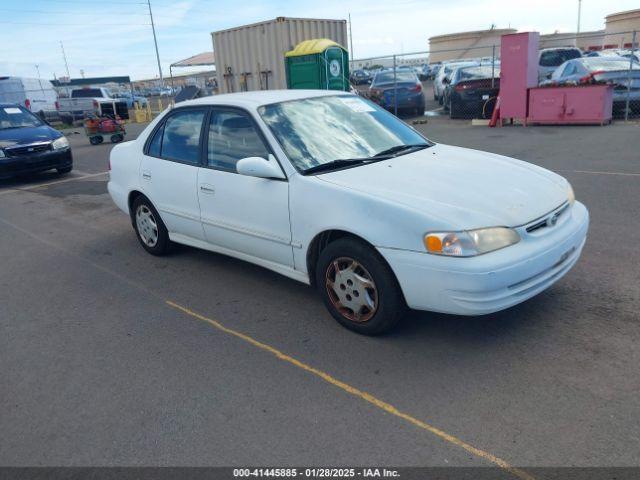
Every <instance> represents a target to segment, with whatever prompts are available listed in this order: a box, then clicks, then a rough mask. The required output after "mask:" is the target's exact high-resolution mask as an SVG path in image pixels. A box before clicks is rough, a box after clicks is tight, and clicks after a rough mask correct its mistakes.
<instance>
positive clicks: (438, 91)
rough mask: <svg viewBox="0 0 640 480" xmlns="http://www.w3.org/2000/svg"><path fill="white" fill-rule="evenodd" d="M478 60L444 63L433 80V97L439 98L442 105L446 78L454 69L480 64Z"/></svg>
mask: <svg viewBox="0 0 640 480" xmlns="http://www.w3.org/2000/svg"><path fill="white" fill-rule="evenodd" d="M478 65H479V63H478V62H467V61H464V62H448V63H443V64H442V66H441V67H440V69H439V70H438V75H437V76H436V78H435V79H434V80H433V99H434V100H437V101H438V103H439V104H440V105H442V104H443V103H444V102H443V99H442V94H443V93H444V82H443V80H444V79H445V78H447V79H448V78H449V75H450V74H451V72H452V71H453V70H455V69H456V68H460V67H476V66H478Z"/></svg>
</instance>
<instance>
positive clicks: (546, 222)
mask: <svg viewBox="0 0 640 480" xmlns="http://www.w3.org/2000/svg"><path fill="white" fill-rule="evenodd" d="M568 209H569V204H568V203H565V204H564V205H563V206H562V207H560V209H559V210H556V211H555V212H552V213H550V214H549V215H547V216H545V217H543V218H541V219H540V220H536V221H535V222H534V223H532V224H531V225H529V226H528V227H527V228H526V230H527V233H532V232H535V231H537V230H541V229H543V228H547V227H552V226H554V225H555V224H556V222H557V221H558V219H559V218H560V217H561V216H562V215H563V214H564V213H565V212H566V211H567V210H568Z"/></svg>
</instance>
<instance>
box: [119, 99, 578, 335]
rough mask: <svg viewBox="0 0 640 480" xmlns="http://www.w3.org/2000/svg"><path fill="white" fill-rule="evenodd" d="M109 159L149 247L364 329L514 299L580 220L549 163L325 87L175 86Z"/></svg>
mask: <svg viewBox="0 0 640 480" xmlns="http://www.w3.org/2000/svg"><path fill="white" fill-rule="evenodd" d="M110 165H111V172H110V180H109V183H108V190H109V193H110V195H111V197H112V199H113V201H114V202H115V204H116V205H117V206H118V207H119V208H120V209H121V210H122V211H123V212H125V213H126V214H127V215H129V216H130V218H131V222H132V225H133V229H134V230H135V233H136V236H137V238H138V240H139V242H140V244H141V245H142V247H143V248H144V249H145V250H146V251H147V252H149V253H151V254H153V255H163V254H165V253H167V252H168V251H169V250H170V247H171V243H172V242H176V243H182V244H185V245H190V246H193V247H197V248H203V249H206V250H211V251H214V252H219V253H222V254H225V255H229V256H232V257H236V258H239V259H242V260H245V261H248V262H252V263H255V264H257V265H260V266H263V267H265V268H268V269H271V270H273V271H275V272H278V273H280V274H282V275H285V276H288V277H290V278H292V279H295V280H298V281H300V282H303V283H307V284H311V285H314V286H315V287H316V288H317V289H318V292H319V294H320V295H321V297H322V299H323V301H324V303H325V305H326V307H327V309H328V310H329V312H330V313H331V314H332V315H333V317H334V318H335V319H336V320H337V321H338V322H340V323H341V324H342V325H344V326H345V327H347V328H349V329H352V330H355V331H357V332H359V333H363V334H378V333H382V332H384V331H387V330H389V329H391V328H392V327H393V326H394V325H395V324H396V323H397V322H398V321H399V320H400V319H401V318H402V317H403V316H404V312H405V309H406V307H407V306H408V307H410V308H413V309H418V310H429V311H437V312H444V313H453V314H461V315H480V314H486V313H491V312H495V311H498V310H502V309H505V308H508V307H510V306H512V305H516V304H518V303H520V302H523V301H524V300H526V299H528V298H531V297H533V296H535V295H537V294H538V293H540V292H542V291H543V290H545V289H547V288H548V287H550V286H551V285H552V284H554V283H555V282H556V281H558V280H559V279H560V278H561V277H562V276H563V275H565V274H566V273H567V272H568V271H569V270H570V269H571V267H572V266H573V265H574V264H575V263H576V261H577V260H578V257H579V256H580V253H581V251H582V247H583V246H584V243H585V239H586V234H587V229H588V224H589V214H588V212H587V209H586V208H585V206H584V205H583V204H581V203H580V202H577V201H575V197H574V193H573V190H572V188H571V185H570V184H569V183H568V182H567V181H566V180H565V179H564V178H563V177H561V176H559V175H557V174H555V173H553V172H551V171H548V170H545V169H543V168H540V167H537V166H535V165H531V164H528V163H525V162H522V161H519V160H515V159H511V158H508V157H504V156H501V155H495V154H492V153H485V152H479V151H476V150H471V149H466V148H459V147H452V146H447V145H437V144H435V143H433V142H431V141H429V140H428V139H427V138H425V137H423V136H422V135H421V134H419V133H418V132H417V131H416V130H414V129H413V128H411V127H410V126H408V125H407V124H406V123H404V122H402V121H401V120H399V119H397V118H396V117H395V116H393V115H390V114H389V113H388V112H385V111H384V110H383V109H382V108H380V107H378V106H377V105H374V104H372V103H371V102H368V101H366V100H364V99H362V98H359V97H356V96H354V95H350V94H348V93H338V92H335V91H317V90H316V91H312V90H281V91H255V92H243V93H233V94H226V95H217V96H215V97H207V98H201V99H197V100H191V101H187V102H184V103H182V104H180V106H176V107H175V108H173V109H170V110H167V111H165V112H164V113H163V114H162V115H160V116H159V117H158V118H156V119H155V120H154V121H153V122H152V123H151V124H150V125H149V126H148V127H147V128H146V129H145V130H144V131H143V132H142V133H141V134H140V135H139V136H138V138H137V139H136V140H134V141H131V142H125V143H122V144H119V145H116V146H115V147H114V148H113V149H112V150H111V156H110ZM212 275H215V272H212Z"/></svg>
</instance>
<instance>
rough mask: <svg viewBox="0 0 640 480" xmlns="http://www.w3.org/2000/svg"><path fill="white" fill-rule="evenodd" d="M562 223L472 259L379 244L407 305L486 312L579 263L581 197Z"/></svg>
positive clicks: (585, 215)
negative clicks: (384, 246)
mask: <svg viewBox="0 0 640 480" xmlns="http://www.w3.org/2000/svg"><path fill="white" fill-rule="evenodd" d="M567 213H568V214H563V215H562V217H564V218H562V217H561V219H560V220H559V221H558V223H557V224H556V225H555V226H553V227H549V228H545V229H543V230H540V231H536V232H533V233H526V231H525V227H521V228H518V229H517V230H518V232H519V233H520V235H521V238H522V239H521V241H520V242H519V243H517V244H516V245H512V246H510V247H506V248H503V249H501V250H497V251H495V252H491V253H487V254H485V255H479V256H477V257H470V258H453V257H444V256H436V255H430V254H428V253H421V252H414V251H407V250H394V249H389V248H379V249H378V250H379V252H380V253H381V254H382V255H383V257H384V258H385V259H386V260H387V262H388V263H389V265H390V266H391V268H392V270H393V271H394V272H395V274H396V277H397V279H398V282H399V283H400V287H401V288H402V291H403V293H404V296H405V299H406V301H407V304H408V306H409V307H410V308H413V309H416V310H429V311H434V312H443V313H451V314H458V315H484V314H488V313H493V312H497V311H499V310H503V309H505V308H508V307H511V306H513V305H516V304H518V303H521V302H523V301H525V300H527V299H529V298H531V297H533V296H535V295H537V294H538V293H540V292H542V291H543V290H545V289H547V288H549V287H550V286H551V285H553V284H554V283H555V282H556V281H558V280H559V279H560V278H562V276H563V275H565V274H566V273H567V272H568V271H569V270H570V269H571V267H573V265H575V263H576V262H577V260H578V258H579V257H580V254H581V252H582V248H583V247H584V244H585V241H586V236H587V230H588V228H589V212H588V211H587V209H586V207H585V206H584V205H583V204H581V203H580V202H576V203H575V204H574V206H573V207H572V208H571V209H569V210H568V212H567Z"/></svg>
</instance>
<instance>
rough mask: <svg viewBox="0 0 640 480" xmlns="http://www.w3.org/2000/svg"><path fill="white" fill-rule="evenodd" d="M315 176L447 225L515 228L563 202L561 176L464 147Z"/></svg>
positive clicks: (438, 148) (435, 149) (441, 147)
mask: <svg viewBox="0 0 640 480" xmlns="http://www.w3.org/2000/svg"><path fill="white" fill-rule="evenodd" d="M317 178H318V179H320V180H322V181H325V182H330V183H332V184H334V185H339V186H341V187H343V188H348V189H352V190H357V191H360V192H362V193H365V194H368V195H371V196H373V197H376V198H378V199H383V200H385V201H388V202H394V203H397V204H399V205H402V206H403V207H406V208H410V209H412V210H417V211H420V212H423V213H424V214H425V215H427V216H428V217H430V218H432V219H434V220H439V221H440V223H442V224H444V225H447V226H449V227H450V228H453V229H461V230H462V229H472V228H481V227H489V226H510V227H515V226H519V225H523V224H525V223H528V222H530V221H532V220H535V219H536V218H539V217H541V216H543V215H545V214H546V213H548V212H549V211H551V210H553V209H554V208H556V207H558V206H560V205H561V204H562V203H564V202H566V201H567V198H568V197H567V185H568V183H567V181H566V180H565V179H564V178H562V177H561V176H559V175H557V174H555V173H553V172H550V171H548V170H545V169H543V168H540V167H537V166H535V165H532V164H529V163H526V162H522V161H520V160H516V159H513V158H509V157H504V156H501V155H496V154H493V153H488V152H481V151H478V150H471V149H467V148H460V147H452V146H448V145H434V146H432V147H430V148H427V149H424V150H420V151H417V152H414V153H410V154H406V155H401V156H399V157H396V158H393V159H390V160H385V161H380V162H376V163H372V164H369V165H363V166H359V167H354V168H349V169H345V170H339V171H335V172H329V173H325V174H321V175H318V176H317Z"/></svg>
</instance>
